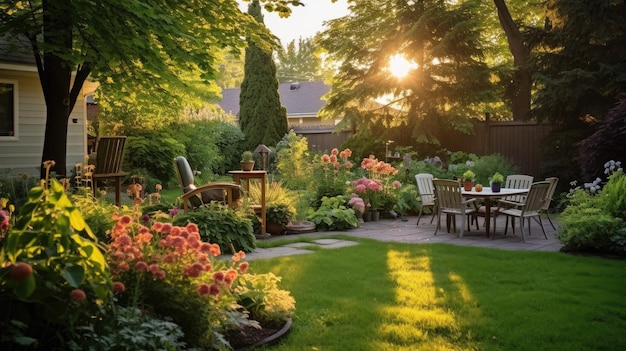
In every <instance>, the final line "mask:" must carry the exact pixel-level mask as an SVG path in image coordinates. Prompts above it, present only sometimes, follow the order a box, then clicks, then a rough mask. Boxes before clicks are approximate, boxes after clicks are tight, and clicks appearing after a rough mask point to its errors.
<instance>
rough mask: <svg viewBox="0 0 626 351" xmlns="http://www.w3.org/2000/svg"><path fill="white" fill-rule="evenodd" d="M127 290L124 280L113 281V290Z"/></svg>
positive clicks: (117, 291)
mask: <svg viewBox="0 0 626 351" xmlns="http://www.w3.org/2000/svg"><path fill="white" fill-rule="evenodd" d="M124 291H126V286H125V285H124V283H122V282H115V283H113V292H114V293H116V294H121V293H123V292H124Z"/></svg>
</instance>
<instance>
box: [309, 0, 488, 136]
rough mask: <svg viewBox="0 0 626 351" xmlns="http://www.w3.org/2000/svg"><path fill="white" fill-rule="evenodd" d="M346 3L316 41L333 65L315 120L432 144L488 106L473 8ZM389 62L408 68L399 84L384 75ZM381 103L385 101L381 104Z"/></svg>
mask: <svg viewBox="0 0 626 351" xmlns="http://www.w3.org/2000/svg"><path fill="white" fill-rule="evenodd" d="M351 3H352V5H351V7H350V9H351V14H350V15H348V16H345V17H342V18H338V19H335V20H331V21H329V22H328V23H329V29H328V30H326V31H325V32H323V33H322V34H321V37H320V38H319V40H320V43H321V45H322V46H323V47H324V48H325V49H326V50H327V51H328V52H329V55H330V57H331V59H332V60H334V61H337V62H339V72H338V74H337V75H336V76H335V79H334V82H333V86H332V90H331V92H330V94H329V99H328V102H327V105H326V106H325V108H324V110H323V113H324V114H325V115H327V116H329V115H330V116H332V115H334V114H338V113H343V114H344V116H345V118H344V122H345V123H352V124H356V125H359V126H367V128H370V129H372V130H375V129H377V130H380V129H381V127H382V128H383V129H385V130H389V128H392V127H396V129H397V130H401V131H402V134H404V135H405V136H406V135H407V133H406V131H407V130H409V131H410V133H411V134H410V135H409V136H410V137H411V138H412V140H413V141H417V142H418V143H424V144H438V143H439V140H438V136H439V135H441V133H440V130H445V129H448V128H452V129H457V130H466V131H468V130H469V129H470V127H471V125H470V123H469V120H468V118H469V117H470V116H475V115H477V114H482V113H483V112H484V111H485V107H484V105H483V104H484V103H486V102H489V101H493V99H494V96H493V95H492V87H491V85H490V74H491V73H490V70H489V67H488V66H487V65H486V64H485V63H484V62H483V58H484V52H483V47H484V45H483V44H482V42H481V37H480V35H481V32H480V30H479V29H480V26H479V24H480V20H481V18H480V16H478V15H477V14H479V13H480V12H479V11H477V6H478V3H479V2H476V1H464V2H459V3H458V4H456V5H453V4H451V3H449V2H445V1H436V0H424V1H389V0H364V1H358V2H357V1H354V2H351ZM394 55H400V56H402V57H404V58H405V59H406V60H409V61H413V63H414V68H413V70H412V71H410V72H409V73H408V74H407V75H406V76H405V77H404V78H403V79H400V78H397V77H395V76H393V75H392V74H391V73H390V71H389V68H388V67H389V60H390V57H392V56H394ZM468 92H471V93H468ZM385 96H392V97H393V100H392V101H391V102H381V98H382V97H385ZM374 101H377V103H373V102H374ZM377 104H378V107H376V106H377ZM363 132H365V131H364V130H363ZM374 134H380V133H374ZM394 140H396V141H397V140H400V139H398V138H395V139H394Z"/></svg>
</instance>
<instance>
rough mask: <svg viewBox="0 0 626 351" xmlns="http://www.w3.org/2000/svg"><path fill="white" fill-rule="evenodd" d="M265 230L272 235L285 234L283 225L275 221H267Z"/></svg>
mask: <svg viewBox="0 0 626 351" xmlns="http://www.w3.org/2000/svg"><path fill="white" fill-rule="evenodd" d="M266 230H267V232H268V233H270V234H272V235H282V234H285V227H284V226H283V225H282V224H280V223H275V222H267V228H266Z"/></svg>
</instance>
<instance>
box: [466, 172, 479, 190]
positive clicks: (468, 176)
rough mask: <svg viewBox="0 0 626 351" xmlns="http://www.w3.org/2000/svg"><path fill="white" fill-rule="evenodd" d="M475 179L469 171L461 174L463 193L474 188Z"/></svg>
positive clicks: (474, 175) (473, 174)
mask: <svg viewBox="0 0 626 351" xmlns="http://www.w3.org/2000/svg"><path fill="white" fill-rule="evenodd" d="M475 177H476V174H475V173H474V172H472V170H470V169H468V170H467V171H465V173H463V189H465V191H472V188H473V187H474V178H475Z"/></svg>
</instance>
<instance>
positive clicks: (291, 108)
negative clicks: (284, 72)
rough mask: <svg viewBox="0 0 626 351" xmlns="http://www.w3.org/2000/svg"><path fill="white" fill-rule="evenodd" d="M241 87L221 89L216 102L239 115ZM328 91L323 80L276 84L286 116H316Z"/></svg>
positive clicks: (328, 87) (225, 109) (328, 88)
mask: <svg viewBox="0 0 626 351" xmlns="http://www.w3.org/2000/svg"><path fill="white" fill-rule="evenodd" d="M240 91H241V89H239V88H232V89H224V90H222V100H221V101H219V102H217V104H218V105H219V106H220V107H221V108H222V109H223V110H224V111H225V112H227V113H231V114H233V115H235V116H238V115H239V92H240ZM329 91H330V85H327V84H324V82H301V83H298V82H293V83H282V84H280V85H279V86H278V93H279V94H280V103H281V105H283V106H285V108H286V109H287V117H288V118H298V117H316V116H317V112H318V111H319V110H321V109H322V107H324V104H326V102H325V101H324V100H322V96H324V95H325V94H326V93H328V92H329Z"/></svg>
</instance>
